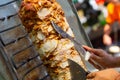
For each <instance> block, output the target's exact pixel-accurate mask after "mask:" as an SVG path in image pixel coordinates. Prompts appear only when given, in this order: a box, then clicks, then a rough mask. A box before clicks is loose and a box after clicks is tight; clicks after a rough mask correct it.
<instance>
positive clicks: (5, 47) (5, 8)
mask: <svg viewBox="0 0 120 80" xmlns="http://www.w3.org/2000/svg"><path fill="white" fill-rule="evenodd" d="M18 3H19V0H5V1H4V2H3V3H0V51H1V53H0V54H2V56H3V58H4V60H5V63H6V65H7V67H8V69H9V71H10V75H11V76H12V78H13V79H12V80H29V79H31V78H32V80H50V76H49V74H48V73H47V71H46V68H45V66H44V65H43V63H42V61H41V59H40V57H39V54H38V53H37V52H36V50H35V48H34V46H33V44H32V42H31V40H30V39H29V36H28V34H27V32H26V31H25V29H24V27H23V26H22V24H21V21H20V19H19V17H18V15H17V10H18V9H19V8H18ZM31 74H33V75H31ZM34 74H36V76H35V75H34Z"/></svg>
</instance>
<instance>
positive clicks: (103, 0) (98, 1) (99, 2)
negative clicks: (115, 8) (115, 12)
mask: <svg viewBox="0 0 120 80" xmlns="http://www.w3.org/2000/svg"><path fill="white" fill-rule="evenodd" d="M95 1H96V3H97V4H104V2H105V0H95Z"/></svg>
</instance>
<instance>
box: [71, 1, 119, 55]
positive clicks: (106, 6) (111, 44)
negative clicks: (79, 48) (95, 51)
mask: <svg viewBox="0 0 120 80" xmlns="http://www.w3.org/2000/svg"><path fill="white" fill-rule="evenodd" d="M72 1H73V2H74V4H75V7H76V9H77V13H78V15H79V18H80V21H81V24H82V25H83V27H84V29H85V32H86V33H87V34H88V36H89V38H90V41H91V43H92V45H93V47H94V48H102V49H104V50H106V51H108V52H109V53H112V55H115V56H119V53H120V37H119V35H120V25H119V22H120V4H119V2H120V1H119V0H72ZM114 53H117V54H114Z"/></svg>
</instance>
